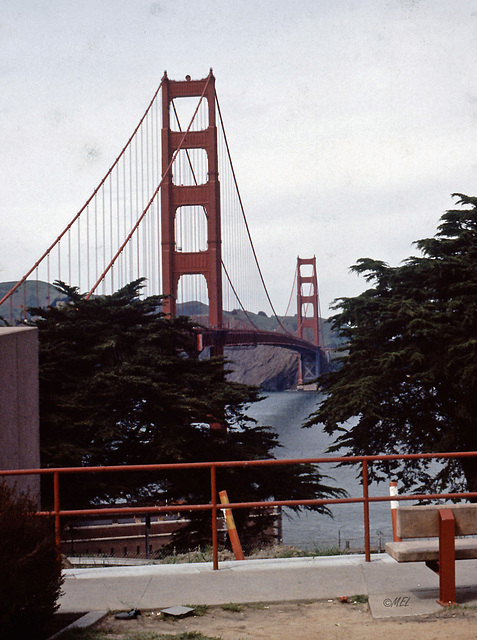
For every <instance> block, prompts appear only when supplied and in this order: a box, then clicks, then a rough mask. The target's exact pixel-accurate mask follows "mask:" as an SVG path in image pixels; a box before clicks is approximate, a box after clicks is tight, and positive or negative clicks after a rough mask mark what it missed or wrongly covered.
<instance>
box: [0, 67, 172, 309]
mask: <svg viewBox="0 0 477 640" xmlns="http://www.w3.org/2000/svg"><path fill="white" fill-rule="evenodd" d="M164 77H165V76H164ZM164 77H163V78H162V80H161V83H160V84H159V86H158V88H157V90H156V92H155V93H154V96H153V97H152V100H151V101H150V103H149V105H148V107H147V109H146V111H145V112H144V115H143V116H142V118H141V119H140V121H139V124H138V125H137V127H136V128H135V129H134V131H133V133H132V134H131V136H130V137H129V140H128V141H127V142H126V144H125V145H124V147H123V148H122V150H121V152H120V153H119V155H118V156H117V158H116V160H115V161H114V162H113V164H112V165H111V167H110V168H109V169H108V171H107V172H106V174H105V176H104V178H103V179H102V180H101V182H100V183H99V184H98V186H97V187H96V189H95V190H94V191H93V193H92V194H91V196H90V197H89V198H88V200H87V201H86V202H85V204H84V205H83V206H82V207H81V209H80V210H79V211H78V213H77V214H76V215H75V217H74V218H73V219H72V220H71V222H70V223H69V224H68V225H67V226H66V227H65V229H64V230H63V231H62V232H61V233H60V235H59V236H58V237H57V238H56V239H55V240H54V242H52V243H51V245H50V246H49V247H48V249H47V250H46V251H45V252H44V253H43V254H42V256H41V257H40V258H39V259H38V260H37V261H36V262H35V264H34V265H33V267H32V268H31V269H30V270H29V271H28V272H27V273H26V274H25V275H24V276H23V278H22V279H21V280H19V281H18V282H17V283H16V284H15V286H14V287H12V288H11V289H10V291H8V292H7V293H6V294H5V295H4V296H3V298H2V299H1V300H0V305H2V304H3V303H4V302H5V301H6V300H8V298H9V297H10V296H11V295H12V294H13V293H15V291H16V290H17V289H18V288H19V287H20V286H21V285H22V284H23V283H24V282H25V281H26V279H27V278H28V277H29V276H31V274H32V273H33V272H34V271H35V269H36V268H37V267H38V266H39V265H40V264H41V263H42V262H43V260H44V259H45V258H46V257H47V256H48V255H49V254H50V253H51V252H52V250H53V249H54V248H55V247H56V245H57V244H58V243H59V242H60V241H61V240H62V238H63V237H64V236H65V235H66V234H67V233H68V231H69V230H70V229H71V227H72V226H73V225H74V223H75V222H76V221H77V220H78V219H79V218H80V216H81V214H82V213H83V212H84V211H85V210H86V209H87V207H88V206H89V204H90V203H91V202H92V201H93V200H94V198H95V197H96V195H97V194H98V192H99V190H100V189H101V187H102V186H103V185H104V184H105V183H106V180H107V179H108V178H109V176H110V175H111V173H112V172H113V170H114V168H115V167H116V166H117V164H118V162H119V161H120V160H121V158H122V157H123V155H124V154H125V152H126V150H127V148H128V147H129V145H130V144H131V142H132V141H133V140H134V137H135V136H136V134H137V132H138V131H139V129H140V128H141V125H142V123H143V122H144V120H145V119H146V117H147V115H148V113H149V111H150V110H151V107H152V105H153V104H154V101H155V100H156V98H157V96H158V94H159V91H160V90H161V89H162V85H163V83H164ZM148 206H149V205H148ZM123 248H124V247H123ZM121 250H122V249H121ZM116 257H117V256H116ZM109 268H110V267H108V269H109ZM104 275H106V273H104V274H103V276H102V277H101V279H100V281H99V282H101V280H102V279H103V278H104ZM98 284H99V283H97V284H96V285H95V287H94V288H93V289H92V290H91V291H90V292H89V294H88V296H87V297H89V296H90V295H91V294H92V293H93V291H94V290H95V289H96V287H97V286H98Z"/></svg>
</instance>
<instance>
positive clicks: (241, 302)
mask: <svg viewBox="0 0 477 640" xmlns="http://www.w3.org/2000/svg"><path fill="white" fill-rule="evenodd" d="M219 177H220V179H219ZM143 277H144V278H146V283H145V288H144V291H143V294H144V295H153V294H161V295H163V296H165V298H164V303H163V304H164V306H163V310H164V312H165V313H167V314H171V315H175V314H176V313H178V312H181V313H184V314H185V315H189V316H191V317H193V318H194V319H195V322H196V323H197V324H198V325H199V326H200V330H199V342H200V348H206V347H207V348H210V349H211V350H212V352H214V353H216V354H222V353H223V349H224V347H226V346H231V345H238V346H240V345H255V344H268V345H274V346H277V347H282V348H287V349H292V350H294V351H296V352H297V353H298V354H299V374H298V382H299V384H301V383H304V382H306V381H308V380H310V379H314V378H316V377H317V376H318V375H319V373H320V359H321V358H320V356H321V355H322V354H323V340H322V332H321V327H320V317H319V298H318V283H317V275H316V260H315V258H314V257H313V258H298V259H297V266H296V271H295V278H294V283H293V287H292V293H291V295H290V301H289V304H288V309H289V308H290V304H291V301H292V299H293V297H294V295H293V294H294V292H295V294H296V302H297V328H296V331H295V332H292V331H290V330H287V329H286V328H285V326H284V323H283V318H284V317H285V316H287V314H288V309H287V311H286V312H285V314H284V316H282V317H281V318H280V317H279V316H278V315H277V313H276V311H275V308H274V306H273V303H272V301H271V299H270V296H269V293H268V290H267V287H266V284H265V281H264V278H263V274H262V270H261V268H260V264H259V261H258V258H257V255H256V252H255V248H254V245H253V241H252V236H251V233H250V229H249V225H248V223H247V218H246V216H245V210H244V206H243V201H242V197H241V194H240V191H239V188H238V184H237V180H236V175H235V170H234V167H233V163H232V159H231V154H230V149H229V144H228V140H227V136H226V133H225V128H224V123H223V119H222V112H221V109H220V105H219V101H218V97H217V94H216V90H215V78H214V76H213V73H212V70H211V71H210V73H209V75H208V76H207V77H206V78H204V79H201V80H192V79H191V78H190V76H186V79H185V80H183V81H175V80H170V79H169V78H168V76H167V73H166V72H165V73H164V76H163V78H162V80H161V83H160V85H159V87H158V89H157V91H156V92H155V94H154V96H153V98H152V100H151V102H150V103H149V105H148V107H147V109H146V111H145V113H144V115H143V116H142V118H141V120H140V121H139V124H138V125H137V127H136V129H135V130H134V132H133V134H132V135H131V137H130V138H129V140H128V141H127V143H126V145H125V146H124V147H123V149H122V150H121V152H120V153H119V155H118V156H117V158H116V159H115V161H114V162H113V164H112V165H111V167H110V168H109V170H108V171H107V173H106V175H105V176H104V178H103V179H102V180H101V182H100V183H99V185H98V186H97V187H96V189H95V190H94V191H93V193H92V195H91V196H90V197H89V198H88V200H87V201H86V202H85V204H84V205H83V206H82V207H81V209H80V210H79V211H78V213H77V214H76V215H75V216H74V217H73V219H72V220H71V221H70V222H69V224H68V225H67V226H66V227H65V228H64V229H63V231H62V232H61V233H60V234H59V235H58V237H57V238H56V239H55V240H54V241H53V242H52V243H51V245H50V246H49V247H48V248H47V249H46V251H45V252H44V253H43V254H42V256H41V257H40V258H39V259H38V260H37V261H36V262H35V264H34V265H33V266H32V267H31V268H30V269H29V270H28V271H27V272H26V273H25V275H24V276H23V277H22V278H21V280H19V281H18V282H17V283H12V286H11V288H9V290H8V292H7V293H6V294H5V295H4V296H3V297H2V298H1V299H0V316H2V317H3V318H5V319H7V320H8V321H9V322H10V323H13V322H14V321H15V318H18V309H21V310H22V313H21V317H22V319H23V320H24V319H25V318H26V314H27V308H28V307H30V306H40V284H41V283H45V282H46V283H51V282H53V281H56V280H59V281H64V282H67V283H68V284H69V285H71V286H77V287H78V289H79V290H80V291H86V292H87V296H86V297H90V296H92V295H106V294H109V293H113V292H114V291H115V290H117V289H119V288H121V287H123V286H125V285H126V284H127V283H129V282H131V281H134V280H137V279H139V278H143ZM32 288H33V291H36V301H35V302H34V303H32V302H31V291H32ZM27 291H28V292H29V294H28V295H27ZM51 296H52V294H51V288H47V293H46V304H50V303H53V302H54V301H53V300H52V298H51ZM27 298H28V299H27ZM253 310H255V311H256V312H258V311H259V310H260V311H262V312H263V313H265V310H267V311H268V312H269V315H270V316H271V317H272V318H274V321H275V323H276V326H274V327H273V329H272V330H267V331H264V330H261V329H260V328H259V327H258V326H257V323H256V321H255V320H254V318H253V317H252V316H253V315H254V314H253V313H252V311H253ZM237 311H240V314H237ZM238 317H239V318H240V319H239V320H238V319H237V318H238Z"/></svg>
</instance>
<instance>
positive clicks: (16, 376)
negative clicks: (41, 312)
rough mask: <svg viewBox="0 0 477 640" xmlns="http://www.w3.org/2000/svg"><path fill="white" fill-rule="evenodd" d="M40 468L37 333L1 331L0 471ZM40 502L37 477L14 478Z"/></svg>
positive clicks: (25, 329)
mask: <svg viewBox="0 0 477 640" xmlns="http://www.w3.org/2000/svg"><path fill="white" fill-rule="evenodd" d="M39 466H40V422H39V393H38V330H37V329H36V328H32V327H18V328H17V327H15V328H10V327H7V328H3V327H0V469H37V468H38V467H39ZM14 482H16V484H17V487H18V489H19V490H21V491H25V490H27V489H29V490H30V491H31V492H32V497H33V498H35V499H36V498H38V499H39V490H40V485H39V477H38V476H16V477H14V478H11V481H10V483H12V484H13V483H14Z"/></svg>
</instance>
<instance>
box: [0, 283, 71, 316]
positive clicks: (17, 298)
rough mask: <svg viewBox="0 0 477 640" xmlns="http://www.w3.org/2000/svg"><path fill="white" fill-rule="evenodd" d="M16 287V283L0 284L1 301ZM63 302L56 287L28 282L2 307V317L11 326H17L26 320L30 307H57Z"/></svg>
mask: <svg viewBox="0 0 477 640" xmlns="http://www.w3.org/2000/svg"><path fill="white" fill-rule="evenodd" d="M15 285H16V282H0V300H1V299H2V298H3V296H4V295H5V294H6V293H8V292H9V291H10V289H12V287H14V286H15ZM60 300H61V296H60V294H59V292H58V291H57V290H56V289H55V287H54V286H53V285H51V284H48V283H47V282H42V281H41V280H38V281H37V280H27V281H26V283H25V286H23V285H22V286H21V287H19V288H18V289H17V290H16V291H15V293H14V294H13V295H12V297H11V298H10V299H9V300H7V301H6V302H4V303H3V304H2V305H0V317H3V318H5V320H7V322H8V323H9V324H17V323H19V322H21V321H22V320H24V319H25V311H26V309H27V308H28V307H47V306H48V305H52V306H55V305H56V304H57V303H58V302H59V301H60Z"/></svg>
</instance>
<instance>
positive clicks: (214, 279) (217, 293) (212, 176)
mask: <svg viewBox="0 0 477 640" xmlns="http://www.w3.org/2000/svg"><path fill="white" fill-rule="evenodd" d="M214 85H215V78H214V76H213V75H212V71H211V72H210V73H209V75H208V77H207V78H205V79H203V80H190V78H189V76H188V77H187V79H186V80H184V81H175V80H169V79H168V78H167V75H165V76H164V78H163V85H162V174H163V176H164V175H165V174H166V173H167V175H165V179H164V183H163V186H162V189H161V220H162V222H161V224H162V283H163V289H162V291H163V294H164V295H165V296H168V297H167V298H166V300H165V304H164V311H165V313H170V314H172V315H175V314H176V299H177V291H178V284H179V279H180V277H181V276H183V275H186V274H201V275H203V276H204V277H205V280H206V283H207V289H208V299H209V327H210V328H214V329H220V328H222V255H221V229H220V187H219V178H218V161H217V128H216V120H215V86H214ZM201 96H203V98H202V99H203V100H206V101H207V105H208V108H207V112H208V126H207V128H206V129H203V130H200V131H196V130H190V131H189V132H188V133H186V134H184V133H183V132H181V131H173V130H171V117H170V116H171V114H170V107H171V102H172V100H174V99H175V98H179V99H180V98H189V97H197V98H198V101H199V99H200V97H201ZM184 135H185V140H184ZM181 143H182V148H185V149H186V151H187V150H188V149H204V150H205V152H206V154H207V181H206V182H205V183H204V184H194V185H191V186H183V185H180V184H174V171H173V169H174V166H173V167H172V170H170V171H169V172H167V169H168V167H169V164H170V163H171V160H172V158H173V155H174V153H175V151H176V150H177V149H178V148H179V146H180V145H181ZM196 205H199V206H202V207H203V208H204V211H205V215H206V218H207V249H206V250H205V251H194V252H192V251H190V252H183V251H178V250H177V246H176V238H175V224H174V223H175V217H176V213H177V210H178V209H179V207H192V206H196Z"/></svg>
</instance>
